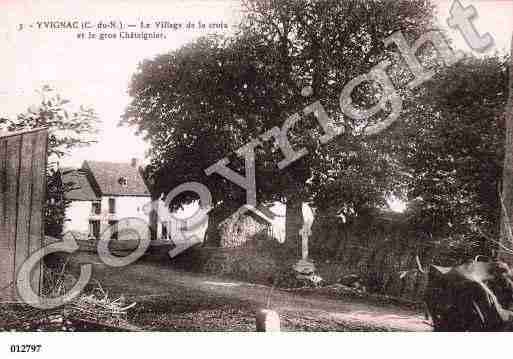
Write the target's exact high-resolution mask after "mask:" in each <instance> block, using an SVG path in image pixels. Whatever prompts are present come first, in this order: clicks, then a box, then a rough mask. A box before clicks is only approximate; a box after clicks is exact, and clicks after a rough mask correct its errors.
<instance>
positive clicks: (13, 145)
mask: <svg viewBox="0 0 513 359" xmlns="http://www.w3.org/2000/svg"><path fill="white" fill-rule="evenodd" d="M47 146H48V132H47V130H46V129H34V130H28V131H20V132H12V133H7V134H0V301H2V302H16V301H17V300H18V296H17V293H16V286H15V281H16V273H17V271H18V269H19V268H20V267H21V265H22V264H23V262H24V261H25V260H26V259H27V258H28V257H29V256H30V254H31V253H33V252H35V251H36V250H38V249H39V248H41V245H42V240H43V228H44V225H43V208H44V207H43V206H44V201H45V194H46V161H47ZM31 285H32V288H33V289H34V291H35V292H36V293H38V292H39V291H40V289H41V288H40V287H41V268H40V267H37V268H35V269H34V272H33V274H32V279H31Z"/></svg>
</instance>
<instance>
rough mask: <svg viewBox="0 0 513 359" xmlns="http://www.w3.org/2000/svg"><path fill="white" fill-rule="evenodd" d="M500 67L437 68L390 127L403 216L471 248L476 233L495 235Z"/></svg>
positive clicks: (494, 62) (502, 100)
mask: <svg viewBox="0 0 513 359" xmlns="http://www.w3.org/2000/svg"><path fill="white" fill-rule="evenodd" d="M507 61H508V60H507V59H506V58H502V57H498V56H493V57H489V58H482V59H478V58H467V59H465V60H463V61H461V62H459V63H457V64H456V65H454V66H452V67H449V68H446V69H444V70H443V71H441V72H440V73H439V74H437V75H436V76H435V77H434V78H433V80H432V81H430V82H429V83H426V84H425V86H424V87H423V89H422V90H421V91H419V93H417V94H416V96H415V98H414V99H413V100H412V104H411V106H409V107H408V110H409V111H408V112H407V113H405V114H404V116H403V117H404V119H403V121H401V124H400V126H398V127H397V128H396V130H397V141H398V142H401V144H400V145H399V146H400V148H401V153H402V155H403V161H404V165H405V168H406V169H407V170H408V172H409V181H408V182H409V183H408V193H407V197H408V199H409V200H410V201H412V205H411V206H410V207H411V209H410V212H411V213H412V215H414V216H415V217H416V218H417V219H418V221H419V223H418V225H419V226H420V227H424V228H425V230H426V231H427V232H429V233H433V232H438V234H439V235H446V236H452V235H455V236H461V235H464V236H470V237H474V239H473V241H475V240H476V239H475V237H476V236H477V237H479V235H478V233H479V232H478V229H480V230H483V231H484V232H487V233H494V234H495V233H497V229H498V220H499V216H500V211H499V203H498V191H499V188H500V179H501V177H502V159H503V156H504V154H503V151H504V149H503V146H504V145H503V144H504V117H503V113H504V109H505V105H506V98H507V89H506V86H507V81H506V79H507V70H506V68H507V66H506V63H507ZM472 233H473V235H471V234H472ZM481 239H482V238H481Z"/></svg>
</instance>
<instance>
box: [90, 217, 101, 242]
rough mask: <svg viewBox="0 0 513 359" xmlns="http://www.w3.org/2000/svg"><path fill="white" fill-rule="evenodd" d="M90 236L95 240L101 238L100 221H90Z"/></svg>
mask: <svg viewBox="0 0 513 359" xmlns="http://www.w3.org/2000/svg"><path fill="white" fill-rule="evenodd" d="M89 235H90V236H92V237H93V238H95V239H99V238H100V221H89Z"/></svg>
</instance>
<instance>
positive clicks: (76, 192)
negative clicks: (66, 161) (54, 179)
mask: <svg viewBox="0 0 513 359" xmlns="http://www.w3.org/2000/svg"><path fill="white" fill-rule="evenodd" d="M61 175H62V183H63V185H64V188H65V189H66V192H65V195H64V196H65V197H66V199H69V200H74V201H94V200H97V199H99V197H98V195H97V194H96V193H95V191H94V190H93V187H91V183H90V182H89V180H88V179H87V173H85V172H84V171H81V170H77V169H72V168H63V169H61Z"/></svg>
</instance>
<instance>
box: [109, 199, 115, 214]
mask: <svg viewBox="0 0 513 359" xmlns="http://www.w3.org/2000/svg"><path fill="white" fill-rule="evenodd" d="M109 213H111V214H114V213H116V199H115V198H109Z"/></svg>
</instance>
